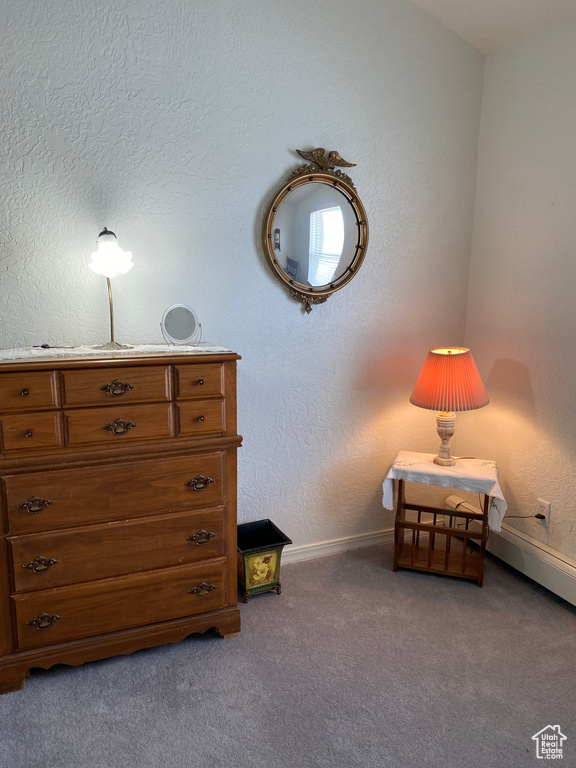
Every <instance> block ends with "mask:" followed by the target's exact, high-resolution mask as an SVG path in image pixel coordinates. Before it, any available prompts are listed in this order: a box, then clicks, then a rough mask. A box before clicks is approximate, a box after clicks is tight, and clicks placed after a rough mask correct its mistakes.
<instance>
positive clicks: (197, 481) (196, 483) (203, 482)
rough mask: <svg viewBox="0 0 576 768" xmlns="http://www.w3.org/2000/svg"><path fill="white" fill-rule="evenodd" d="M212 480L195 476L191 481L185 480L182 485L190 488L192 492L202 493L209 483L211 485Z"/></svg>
mask: <svg viewBox="0 0 576 768" xmlns="http://www.w3.org/2000/svg"><path fill="white" fill-rule="evenodd" d="M213 482H214V480H213V478H211V477H204V475H196V477H193V478H192V480H187V481H186V482H185V483H184V485H187V486H188V487H189V488H192V489H193V490H194V491H204V490H206V488H208V486H209V485H210V483H213Z"/></svg>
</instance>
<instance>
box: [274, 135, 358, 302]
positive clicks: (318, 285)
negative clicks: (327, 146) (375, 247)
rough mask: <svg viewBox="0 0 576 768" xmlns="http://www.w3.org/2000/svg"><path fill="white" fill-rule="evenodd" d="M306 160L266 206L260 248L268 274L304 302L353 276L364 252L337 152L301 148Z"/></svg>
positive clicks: (354, 201) (350, 187) (352, 192)
mask: <svg viewBox="0 0 576 768" xmlns="http://www.w3.org/2000/svg"><path fill="white" fill-rule="evenodd" d="M296 151H297V152H298V154H300V155H301V157H303V158H305V159H306V160H311V161H312V163H311V164H310V165H304V166H301V167H300V168H297V169H296V170H295V171H293V172H292V176H291V178H290V181H288V183H287V184H285V185H284V186H283V187H282V188H281V189H280V191H279V192H278V194H277V195H276V197H275V198H274V200H273V202H272V205H271V206H270V208H269V210H268V214H267V216H266V221H265V223H264V233H263V234H264V250H265V253H266V257H267V259H268V262H269V264H270V267H271V268H272V271H273V272H274V274H275V275H276V276H277V277H278V279H279V280H281V281H282V282H283V283H284V284H285V285H287V286H288V288H289V290H290V293H291V294H292V296H293V297H294V298H295V299H297V300H298V301H301V302H303V303H304V304H305V308H306V312H310V311H311V310H312V306H313V305H314V304H321V303H322V302H324V301H326V300H327V299H328V298H329V297H330V295H331V294H332V293H334V292H335V291H338V290H340V288H343V287H344V286H345V285H346V284H347V283H348V282H350V280H351V279H352V278H353V277H354V275H355V274H356V272H357V271H358V269H359V268H360V265H361V264H362V262H363V260H364V257H365V255H366V248H367V245H368V221H367V219H366V212H365V210H364V206H363V205H362V202H361V201H360V198H359V197H358V194H357V192H356V188H355V187H354V184H353V183H352V180H351V179H350V177H349V176H347V175H346V174H344V173H342V172H341V171H340V170H334V169H335V166H336V165H340V166H346V167H349V166H352V165H354V164H353V163H348V162H346V161H345V160H344V159H343V158H342V157H341V156H340V155H339V154H338V152H330V153H329V155H328V157H325V151H324V149H322V148H318V149H315V150H312V151H311V152H303V151H301V150H296Z"/></svg>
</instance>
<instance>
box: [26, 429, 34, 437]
mask: <svg viewBox="0 0 576 768" xmlns="http://www.w3.org/2000/svg"><path fill="white" fill-rule="evenodd" d="M33 435H34V432H32V430H31V429H28V430H26V432H25V433H24V437H32V436H33Z"/></svg>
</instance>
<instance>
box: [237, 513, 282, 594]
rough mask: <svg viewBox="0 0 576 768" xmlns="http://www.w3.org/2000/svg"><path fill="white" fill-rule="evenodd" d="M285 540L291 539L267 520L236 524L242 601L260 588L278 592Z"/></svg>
mask: <svg viewBox="0 0 576 768" xmlns="http://www.w3.org/2000/svg"><path fill="white" fill-rule="evenodd" d="M286 544H292V540H291V539H289V538H288V536H286V534H284V533H282V531H281V530H280V528H278V526H276V525H274V523H273V522H272V521H271V520H256V521H254V522H253V523H242V524H240V525H239V526H238V581H239V582H240V587H241V590H242V594H243V596H244V602H245V603H247V602H248V598H249V597H251V596H252V595H258V594H260V593H261V592H272V591H274V590H276V592H277V593H278V594H280V593H281V591H282V589H281V585H280V557H281V555H282V548H283V547H284V546H285V545H286Z"/></svg>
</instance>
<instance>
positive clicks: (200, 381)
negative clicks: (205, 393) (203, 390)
mask: <svg viewBox="0 0 576 768" xmlns="http://www.w3.org/2000/svg"><path fill="white" fill-rule="evenodd" d="M196 384H198V385H199V386H203V384H204V379H198V381H197V382H196Z"/></svg>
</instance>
